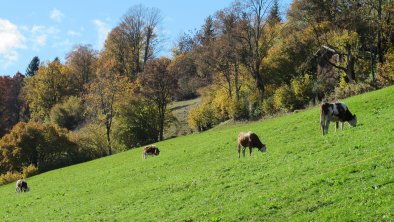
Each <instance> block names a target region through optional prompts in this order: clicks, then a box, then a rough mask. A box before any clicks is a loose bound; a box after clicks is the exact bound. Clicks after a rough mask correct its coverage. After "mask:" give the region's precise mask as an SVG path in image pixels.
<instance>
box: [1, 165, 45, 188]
mask: <svg viewBox="0 0 394 222" xmlns="http://www.w3.org/2000/svg"><path fill="white" fill-rule="evenodd" d="M37 174H38V169H37V167H35V166H34V165H33V164H30V165H29V166H27V167H23V169H22V173H19V172H10V171H9V172H7V173H5V174H2V175H0V185H4V184H8V183H12V182H14V181H17V180H19V179H20V178H27V177H31V176H34V175H37Z"/></svg>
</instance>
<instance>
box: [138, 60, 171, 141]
mask: <svg viewBox="0 0 394 222" xmlns="http://www.w3.org/2000/svg"><path fill="white" fill-rule="evenodd" d="M170 63H171V60H170V59H167V58H164V57H162V58H160V59H154V60H152V61H149V62H148V63H147V64H146V67H145V71H144V73H143V74H142V75H141V77H140V79H139V82H140V84H141V92H142V94H143V95H144V96H145V97H146V98H148V99H150V100H152V101H153V102H154V103H155V105H156V107H157V110H158V112H159V120H158V122H159V140H163V133H164V126H165V119H166V111H167V105H168V104H169V102H170V101H171V99H172V97H173V95H174V92H175V91H176V89H177V85H178V84H177V80H176V78H175V76H174V75H173V74H172V73H170V72H169V69H168V67H169V65H170Z"/></svg>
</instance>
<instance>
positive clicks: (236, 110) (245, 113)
mask: <svg viewBox="0 0 394 222" xmlns="http://www.w3.org/2000/svg"><path fill="white" fill-rule="evenodd" d="M231 117H232V118H233V119H234V120H246V119H249V107H248V103H247V101H246V99H241V100H240V101H239V102H238V103H236V102H233V103H232V108H231Z"/></svg>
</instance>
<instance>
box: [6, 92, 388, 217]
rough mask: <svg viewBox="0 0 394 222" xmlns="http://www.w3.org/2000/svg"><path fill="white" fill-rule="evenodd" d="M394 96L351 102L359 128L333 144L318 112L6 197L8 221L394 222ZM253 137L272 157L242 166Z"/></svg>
mask: <svg viewBox="0 0 394 222" xmlns="http://www.w3.org/2000/svg"><path fill="white" fill-rule="evenodd" d="M393 95H394V87H390V88H386V89H383V90H379V91H375V92H372V93H368V94H364V95H360V96H356V97H353V98H350V99H346V100H344V102H346V103H347V105H348V106H349V108H350V110H351V111H352V112H353V113H356V114H357V116H358V121H359V125H358V126H357V127H356V128H350V127H349V126H348V124H346V126H345V130H344V131H338V132H334V127H333V126H334V124H331V127H330V133H329V135H328V136H325V137H322V135H321V132H320V129H319V110H318V108H317V107H316V108H313V109H310V110H307V111H305V112H300V113H297V114H289V115H287V116H284V117H281V118H276V119H271V120H265V121H260V122H255V123H251V124H236V125H233V126H225V127H224V126H223V127H218V128H215V129H213V130H210V131H208V132H205V133H201V134H194V135H190V136H185V137H179V138H176V139H171V140H167V141H164V142H161V143H158V146H159V147H160V149H161V151H162V152H161V154H160V156H158V157H150V158H148V159H146V160H142V158H141V149H136V150H131V151H128V152H124V153H120V154H117V155H113V156H111V157H107V158H102V159H99V160H95V161H91V162H88V163H84V164H80V165H75V166H71V167H67V168H64V169H60V170H55V171H51V172H47V173H44V174H41V175H38V176H35V177H32V178H28V183H29V185H30V186H31V191H30V192H29V193H23V194H16V193H15V192H14V185H13V184H10V185H6V186H2V187H0V197H1V198H0V221H22V220H28V221H30V220H37V221H43V220H51V221H78V220H82V221H242V220H243V221H288V220H292V221H392V220H394V201H393V200H394V117H393V114H394V99H393ZM249 130H252V131H254V132H256V133H257V134H258V135H260V138H262V140H263V142H264V143H266V144H267V152H266V153H260V152H257V150H254V151H253V154H252V157H249V156H247V157H246V158H241V159H240V160H239V159H238V158H237V152H236V137H237V135H238V133H239V132H240V131H249Z"/></svg>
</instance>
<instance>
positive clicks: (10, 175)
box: [0, 172, 22, 185]
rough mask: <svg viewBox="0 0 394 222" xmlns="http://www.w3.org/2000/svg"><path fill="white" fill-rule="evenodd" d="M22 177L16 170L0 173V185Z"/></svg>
mask: <svg viewBox="0 0 394 222" xmlns="http://www.w3.org/2000/svg"><path fill="white" fill-rule="evenodd" d="M20 178H22V174H21V173H18V172H7V173H5V174H2V175H0V185H4V184H8V183H12V182H14V181H17V180H19V179H20Z"/></svg>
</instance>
